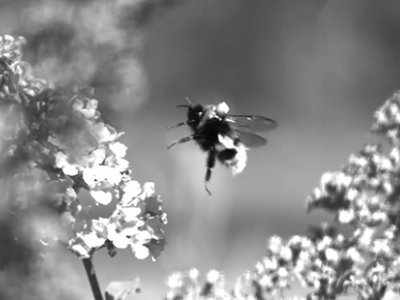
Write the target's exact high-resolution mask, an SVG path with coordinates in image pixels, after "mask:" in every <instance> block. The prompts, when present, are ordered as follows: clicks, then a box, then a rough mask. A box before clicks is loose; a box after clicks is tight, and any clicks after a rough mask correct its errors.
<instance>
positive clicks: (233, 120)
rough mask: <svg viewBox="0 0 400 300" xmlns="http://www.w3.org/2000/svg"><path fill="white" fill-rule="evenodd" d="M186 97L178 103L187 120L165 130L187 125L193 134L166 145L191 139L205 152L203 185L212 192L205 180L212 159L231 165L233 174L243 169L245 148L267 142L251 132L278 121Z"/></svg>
mask: <svg viewBox="0 0 400 300" xmlns="http://www.w3.org/2000/svg"><path fill="white" fill-rule="evenodd" d="M186 100H187V101H188V104H183V105H178V106H179V107H186V108H187V120H186V121H184V122H181V123H178V124H176V125H174V126H171V127H168V130H169V129H172V128H176V127H179V126H183V125H188V126H189V127H190V129H191V131H192V134H191V135H190V136H187V137H184V138H181V139H179V140H178V141H176V142H174V143H172V144H171V145H169V146H168V147H167V148H168V149H170V148H171V147H173V146H175V145H177V144H182V143H186V142H189V141H192V140H193V141H195V142H196V143H197V144H198V145H199V146H200V148H201V149H202V150H203V151H205V152H207V153H208V157H207V171H206V176H205V181H204V185H205V188H206V191H207V192H208V193H209V194H210V195H211V193H210V190H209V189H208V186H207V184H208V182H209V181H210V179H211V172H212V169H213V168H214V166H215V162H216V161H217V160H218V161H219V162H221V163H222V164H224V165H225V166H227V167H228V168H230V169H231V171H232V173H233V174H234V175H236V174H238V173H240V172H242V171H243V170H244V168H245V167H246V162H247V152H246V151H247V150H248V148H252V147H259V146H263V145H265V144H266V143H267V140H266V139H265V138H263V137H261V136H259V135H257V134H255V133H254V132H260V131H266V130H271V129H274V128H276V126H277V122H275V121H274V120H272V119H270V118H266V117H263V116H257V115H229V114H228V111H229V106H228V105H227V104H226V103H225V102H221V103H219V104H218V105H202V104H193V103H191V101H190V100H189V99H188V98H187V99H186Z"/></svg>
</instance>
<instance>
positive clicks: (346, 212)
mask: <svg viewBox="0 0 400 300" xmlns="http://www.w3.org/2000/svg"><path fill="white" fill-rule="evenodd" d="M354 218H355V214H354V210H353V209H340V210H339V212H338V220H339V222H340V223H342V224H348V223H350V222H352V221H353V220H354Z"/></svg>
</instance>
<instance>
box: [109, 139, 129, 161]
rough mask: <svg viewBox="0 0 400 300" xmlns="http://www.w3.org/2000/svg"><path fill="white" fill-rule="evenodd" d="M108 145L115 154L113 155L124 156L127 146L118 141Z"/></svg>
mask: <svg viewBox="0 0 400 300" xmlns="http://www.w3.org/2000/svg"><path fill="white" fill-rule="evenodd" d="M109 147H110V150H111V151H112V152H113V153H114V154H115V156H117V157H119V158H122V157H125V155H126V150H127V148H128V147H126V146H125V145H124V144H122V143H120V142H114V143H111V144H110V145H109Z"/></svg>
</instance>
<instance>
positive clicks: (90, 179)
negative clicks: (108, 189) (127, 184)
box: [83, 165, 122, 188]
mask: <svg viewBox="0 0 400 300" xmlns="http://www.w3.org/2000/svg"><path fill="white" fill-rule="evenodd" d="M83 180H84V181H85V182H86V183H87V185H88V186H89V187H90V188H93V187H95V186H96V184H98V183H101V182H104V181H107V182H108V183H109V184H110V185H118V184H119V183H120V182H121V180H122V174H121V173H120V172H118V171H117V170H116V169H114V168H110V167H108V166H103V165H100V166H94V167H93V168H85V169H84V170H83Z"/></svg>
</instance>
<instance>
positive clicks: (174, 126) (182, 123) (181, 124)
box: [167, 121, 188, 130]
mask: <svg viewBox="0 0 400 300" xmlns="http://www.w3.org/2000/svg"><path fill="white" fill-rule="evenodd" d="M187 124H188V121H185V122H180V123H178V124H175V125H172V126H168V127H167V130H171V129H172V128H176V127H181V126H183V125H187Z"/></svg>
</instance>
